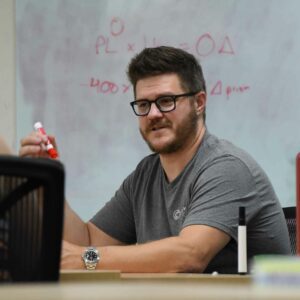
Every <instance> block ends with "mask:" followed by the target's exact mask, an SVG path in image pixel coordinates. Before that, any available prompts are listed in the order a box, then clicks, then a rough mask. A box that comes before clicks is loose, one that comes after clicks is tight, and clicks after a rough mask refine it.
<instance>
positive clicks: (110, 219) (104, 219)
mask: <svg viewBox="0 0 300 300" xmlns="http://www.w3.org/2000/svg"><path fill="white" fill-rule="evenodd" d="M132 177H133V173H132V174H131V175H129V176H128V177H127V178H126V179H125V180H124V182H123V183H122V184H121V186H120V188H119V189H118V190H117V191H116V193H115V195H114V196H113V197H112V198H111V200H110V201H109V202H107V203H106V204H105V205H104V207H103V208H102V209H100V210H99V211H98V212H97V213H96V215H95V216H94V217H93V218H92V219H91V220H90V222H92V223H93V224H94V225H95V226H97V227H98V228H100V229H101V230H103V231H104V232H105V233H107V234H108V235H110V236H112V237H113V238H115V239H117V240H119V241H121V242H123V243H126V244H133V243H136V232H135V224H134V216H133V210H132V203H131V201H130V198H131V197H130V186H131V182H132Z"/></svg>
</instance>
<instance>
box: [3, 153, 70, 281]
mask: <svg viewBox="0 0 300 300" xmlns="http://www.w3.org/2000/svg"><path fill="white" fill-rule="evenodd" d="M64 177H65V173H64V168H63V166H62V164H61V163H59V162H58V161H54V160H50V159H42V158H21V157H17V156H0V282H16V281H18V282H20V281H22V282H31V281H56V280H58V278H59V265H60V253H61V240H62V228H63V208H64Z"/></svg>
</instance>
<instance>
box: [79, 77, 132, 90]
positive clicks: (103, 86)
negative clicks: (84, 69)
mask: <svg viewBox="0 0 300 300" xmlns="http://www.w3.org/2000/svg"><path fill="white" fill-rule="evenodd" d="M81 86H87V87H89V88H92V89H95V90H96V92H97V93H98V94H100V93H101V94H116V93H118V92H121V93H123V94H124V93H126V92H127V91H128V90H129V87H130V85H129V84H117V83H115V82H113V81H109V80H100V79H96V78H94V77H91V79H90V81H89V83H88V84H85V83H83V84H81Z"/></svg>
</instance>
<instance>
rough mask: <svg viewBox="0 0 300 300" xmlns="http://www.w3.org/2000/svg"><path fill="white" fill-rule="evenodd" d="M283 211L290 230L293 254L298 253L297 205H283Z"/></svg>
mask: <svg viewBox="0 0 300 300" xmlns="http://www.w3.org/2000/svg"><path fill="white" fill-rule="evenodd" d="M283 213H284V216H285V221H286V224H287V227H288V231H289V237H290V243H291V250H292V254H293V255H296V254H297V241H296V226H297V223H296V207H283Z"/></svg>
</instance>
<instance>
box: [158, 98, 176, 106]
mask: <svg viewBox="0 0 300 300" xmlns="http://www.w3.org/2000/svg"><path fill="white" fill-rule="evenodd" d="M159 104H160V105H162V106H168V105H172V104H173V99H172V98H171V97H164V98H159Z"/></svg>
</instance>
